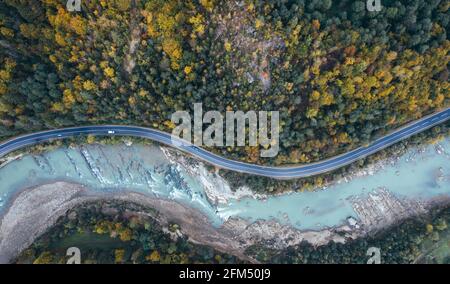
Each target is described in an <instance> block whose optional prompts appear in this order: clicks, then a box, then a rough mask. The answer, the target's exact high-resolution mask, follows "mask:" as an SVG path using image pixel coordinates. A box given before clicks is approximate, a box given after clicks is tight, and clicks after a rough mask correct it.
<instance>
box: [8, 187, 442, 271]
mask: <svg viewBox="0 0 450 284" xmlns="http://www.w3.org/2000/svg"><path fill="white" fill-rule="evenodd" d="M381 194H385V193H381ZM100 200H120V201H126V202H132V203H135V204H139V205H142V206H145V207H148V208H153V209H155V210H156V211H158V212H159V214H157V215H158V217H157V219H158V221H159V222H160V224H161V225H162V226H163V227H164V226H167V225H169V224H170V223H176V224H178V225H179V227H180V229H179V232H178V233H179V234H182V235H186V236H188V237H189V240H190V241H192V242H194V243H197V244H202V245H207V246H211V247H214V248H215V249H217V250H218V251H221V252H224V253H229V254H233V255H235V256H237V257H239V258H241V259H243V260H247V261H250V262H255V260H254V259H251V258H249V257H248V256H246V255H245V254H244V251H245V250H246V249H247V248H249V247H250V246H252V245H257V244H263V245H265V246H268V247H270V248H274V249H284V248H286V247H289V246H294V245H298V244H300V243H301V242H303V241H307V242H309V243H311V244H312V245H314V246H321V245H325V244H327V243H329V242H330V241H334V242H336V243H345V242H346V241H348V240H349V239H356V238H359V237H363V236H364V235H366V234H367V233H373V232H374V231H373V230H372V231H368V230H367V228H370V227H367V225H366V224H365V223H364V222H362V223H361V224H358V225H356V223H354V222H351V220H349V222H348V224H344V225H342V226H340V227H336V228H328V229H324V230H321V231H300V230H297V229H295V228H292V227H290V226H286V225H281V224H279V223H277V222H275V221H262V220H259V221H256V222H248V221H246V220H243V219H239V218H230V219H229V220H227V221H226V222H225V223H224V224H223V225H222V226H220V227H218V228H216V227H214V226H212V225H211V223H210V221H209V220H208V218H207V217H206V216H205V215H203V214H202V213H201V212H199V211H198V210H195V209H192V208H189V207H187V206H184V205H182V204H180V203H178V202H175V201H172V200H167V199H161V198H155V197H154V196H150V195H147V194H142V193H136V192H132V191H118V192H116V193H111V192H108V193H101V192H97V191H90V190H89V189H88V188H86V187H84V186H82V185H79V184H71V183H66V182H56V183H52V184H46V185H42V186H38V187H34V188H30V189H26V190H23V191H21V192H20V193H17V195H16V197H15V198H14V199H12V200H11V201H10V204H9V207H8V209H7V210H5V212H4V213H3V215H2V216H1V221H0V263H8V262H9V261H11V260H12V259H14V258H15V257H16V256H17V255H18V254H19V253H20V252H21V251H23V250H24V249H26V248H27V247H28V246H30V245H31V244H32V243H33V242H34V240H36V238H38V237H39V236H40V235H42V234H43V233H44V232H45V231H46V230H48V229H49V228H50V227H52V226H53V225H54V224H55V222H56V221H57V219H58V218H59V217H61V216H63V215H64V214H65V213H66V212H67V211H68V210H70V209H72V208H74V207H76V206H78V205H81V204H83V203H85V202H89V201H100ZM366 202H367V201H366ZM438 203H439V204H442V203H447V204H448V203H450V200H449V199H448V198H447V199H445V200H443V199H435V200H432V201H430V202H429V203H427V204H421V206H422V207H421V209H423V211H420V212H415V213H416V214H424V213H425V212H426V211H427V210H428V209H430V208H431V207H432V206H435V205H436V204H438ZM395 204H397V203H395ZM394 215H395V216H397V215H396V214H394ZM405 216H410V215H405ZM405 218H406V217H405ZM390 220H391V221H392V222H390V223H389V224H388V225H394V224H395V223H396V222H398V221H399V219H398V218H397V219H396V218H393V219H390ZM372 228H377V229H386V223H383V226H380V227H376V226H372Z"/></svg>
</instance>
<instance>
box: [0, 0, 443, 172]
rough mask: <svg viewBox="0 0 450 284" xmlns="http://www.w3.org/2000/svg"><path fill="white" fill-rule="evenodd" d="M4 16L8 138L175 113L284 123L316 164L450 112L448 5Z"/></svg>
mask: <svg viewBox="0 0 450 284" xmlns="http://www.w3.org/2000/svg"><path fill="white" fill-rule="evenodd" d="M66 2H67V1H65V0H40V1H36V0H3V1H1V2H0V62H1V65H0V121H1V123H0V137H3V139H5V138H6V137H10V136H12V135H16V134H19V133H23V132H29V131H36V130H42V129H49V128H57V127H65V126H73V125H88V124H102V123H115V124H134V125H143V126H149V127H154V128H159V129H161V130H164V131H168V132H170V131H171V128H173V127H174V125H173V123H171V122H170V117H171V115H172V113H173V112H175V111H176V110H189V109H192V108H193V104H194V103H196V102H203V106H204V108H206V109H205V111H207V110H209V109H210V110H219V111H222V112H223V111H226V110H242V111H248V110H256V111H258V110H268V111H279V112H280V118H281V126H282V129H281V137H280V143H281V145H280V146H281V151H280V154H279V155H278V156H277V158H276V159H274V160H270V161H269V160H262V159H261V158H260V157H259V154H258V152H259V149H258V148H251V147H246V148H231V147H228V148H223V149H215V150H216V151H218V152H220V153H222V154H225V155H227V156H229V157H234V158H238V159H243V160H247V161H250V162H259V163H275V164H285V163H307V162H311V161H316V160H318V159H321V158H324V157H327V156H331V155H335V154H338V153H340V152H343V151H345V150H347V149H350V148H354V147H357V146H360V145H363V144H365V143H367V142H369V141H370V140H371V139H373V138H374V137H377V136H378V135H381V134H382V133H384V132H386V131H388V130H390V129H393V128H395V127H398V126H399V125H401V124H403V123H405V122H407V121H409V120H412V119H417V118H419V117H421V116H423V115H424V114H427V113H430V112H433V111H435V110H437V109H441V108H444V107H448V106H450V93H449V80H448V76H449V70H448V64H449V54H448V52H449V49H450V42H449V39H448V34H447V31H448V30H449V29H448V28H449V20H450V15H449V7H450V2H449V1H448V0H401V1H388V0H385V1H382V4H383V8H382V10H381V11H380V12H369V11H367V9H366V1H351V0H334V1H333V0H313V1H307V0H291V1H289V0H275V1H263V0H241V1H225V0H223V1H222V0H186V1H176V0H112V1H105V0H90V1H87V0H81V3H82V10H81V12H69V11H68V10H67V9H66Z"/></svg>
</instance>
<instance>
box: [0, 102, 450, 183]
mask: <svg viewBox="0 0 450 284" xmlns="http://www.w3.org/2000/svg"><path fill="white" fill-rule="evenodd" d="M449 119H450V108H447V109H445V110H442V111H440V112H437V113H435V114H432V115H429V116H426V117H423V118H421V119H419V120H416V121H414V122H412V123H409V124H407V125H405V126H403V127H401V128H399V129H397V130H395V131H393V132H391V133H389V134H387V135H386V136H383V137H382V138H379V139H377V140H375V141H373V142H372V143H371V144H369V145H368V146H367V147H360V148H357V149H355V150H352V151H349V152H346V153H345V154H342V155H339V156H335V157H332V158H330V159H327V160H323V161H320V162H316V163H310V164H304V165H298V166H289V167H269V166H260V165H254V164H249V163H243V162H238V161H233V160H230V159H227V158H224V157H221V156H218V155H216V154H213V153H211V152H208V151H206V150H204V149H202V148H200V147H198V146H195V145H192V144H190V143H188V142H186V141H184V140H181V139H179V138H177V137H172V136H171V134H169V133H165V132H162V131H159V130H156V129H151V128H144V127H138V126H120V125H101V126H80V127H72V128H64V129H55V130H49V131H43V132H38V133H33V134H28V135H24V136H19V137H16V138H13V139H10V140H8V141H5V142H3V143H1V144H0V157H2V156H5V155H6V154H8V153H10V152H12V151H14V150H17V149H19V148H23V147H25V146H30V145H35V144H39V143H42V142H46V141H50V140H53V139H63V138H67V137H73V136H77V135H89V134H91V135H96V136H105V135H106V136H133V137H140V138H146V139H150V140H153V141H156V142H159V143H162V144H165V145H168V146H172V147H174V148H177V149H179V150H181V151H183V152H186V153H189V154H191V155H193V156H196V157H198V158H200V159H202V160H204V161H206V162H208V163H210V164H212V165H215V166H217V167H219V168H223V169H228V170H232V171H236V172H242V173H248V174H253V175H259V176H266V177H271V178H277V179H291V178H301V177H308V176H313V175H317V174H321V173H324V172H328V171H332V170H334V169H337V168H340V167H343V166H345V165H348V164H350V163H352V162H354V161H356V160H359V159H361V158H364V157H366V156H368V155H371V154H373V153H375V152H378V151H380V150H381V149H384V148H386V147H388V146H390V145H392V144H395V143H397V142H399V141H401V140H403V139H406V138H408V137H410V136H412V135H414V134H417V133H420V132H422V131H424V130H426V129H429V128H431V127H433V126H435V125H438V124H441V123H443V122H445V121H447V120H449Z"/></svg>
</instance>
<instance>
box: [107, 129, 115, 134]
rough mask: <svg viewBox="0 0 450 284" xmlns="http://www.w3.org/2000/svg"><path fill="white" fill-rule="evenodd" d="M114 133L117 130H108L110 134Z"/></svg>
mask: <svg viewBox="0 0 450 284" xmlns="http://www.w3.org/2000/svg"><path fill="white" fill-rule="evenodd" d="M114 133H116V132H115V131H113V130H109V131H108V134H114Z"/></svg>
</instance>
